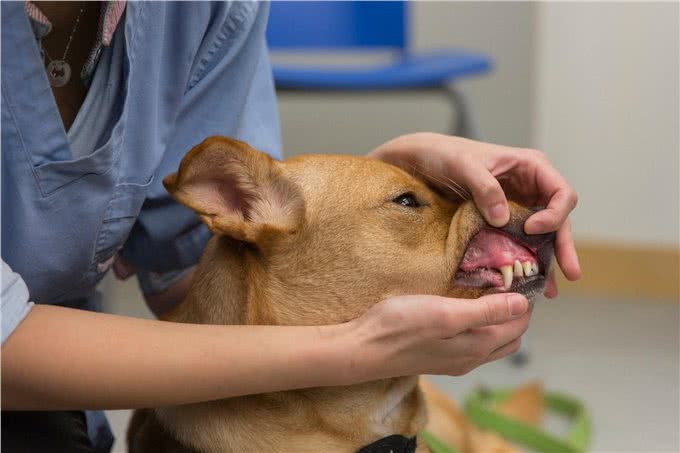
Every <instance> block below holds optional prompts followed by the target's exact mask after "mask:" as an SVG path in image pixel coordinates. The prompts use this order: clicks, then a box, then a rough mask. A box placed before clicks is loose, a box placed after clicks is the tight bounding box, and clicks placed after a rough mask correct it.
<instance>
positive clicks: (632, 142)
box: [534, 3, 680, 246]
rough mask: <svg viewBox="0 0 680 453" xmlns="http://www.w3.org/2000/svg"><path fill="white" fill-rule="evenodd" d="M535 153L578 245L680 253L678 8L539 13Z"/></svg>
mask: <svg viewBox="0 0 680 453" xmlns="http://www.w3.org/2000/svg"><path fill="white" fill-rule="evenodd" d="M537 7H538V11H537V21H536V25H537V29H536V58H535V62H536V85H535V93H534V105H535V108H534V127H535V129H534V131H535V140H534V141H535V144H536V146H537V147H539V148H540V149H542V150H544V151H546V152H547V153H548V154H549V155H550V156H551V159H552V160H553V161H554V162H555V164H556V166H557V167H558V168H559V170H560V171H561V172H562V173H563V174H564V175H565V176H566V177H567V178H568V180H569V181H570V182H572V183H573V184H574V185H575V186H576V188H577V191H578V192H579V195H580V203H579V207H578V208H577V210H576V211H575V213H574V215H573V222H574V230H575V232H576V236H577V237H581V238H587V239H594V240H599V241H610V242H627V243H636V244H660V245H665V246H668V245H670V246H678V244H680V238H679V237H678V216H679V210H680V200H679V195H678V194H679V187H678V181H679V176H678V170H679V162H678V160H679V155H680V150H679V146H680V145H679V143H678V129H679V127H680V119H679V118H678V104H679V97H678V96H679V94H678V52H679V50H678V39H679V36H678V3H663V4H661V3H608V4H602V3H540V4H538V5H537Z"/></svg>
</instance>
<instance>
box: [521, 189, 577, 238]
mask: <svg viewBox="0 0 680 453" xmlns="http://www.w3.org/2000/svg"><path fill="white" fill-rule="evenodd" d="M577 202H578V198H577V196H576V192H574V191H573V190H572V189H571V188H569V187H566V188H562V189H559V190H558V191H557V192H555V193H554V194H553V195H552V197H551V198H550V201H549V202H548V206H546V207H545V209H543V210H541V211H538V212H537V213H536V214H534V215H532V216H531V217H529V219H528V220H527V221H526V223H525V224H524V231H525V232H526V233H527V234H542V233H548V232H551V231H556V230H557V229H558V228H559V227H560V225H562V224H563V223H564V221H565V220H566V219H567V216H568V215H569V213H570V212H571V211H572V210H573V209H574V208H575V207H576V203H577Z"/></svg>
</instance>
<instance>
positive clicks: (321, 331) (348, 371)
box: [315, 320, 368, 386]
mask: <svg viewBox="0 0 680 453" xmlns="http://www.w3.org/2000/svg"><path fill="white" fill-rule="evenodd" d="M357 324H358V323H357V321H356V320H353V321H349V322H345V323H342V324H332V325H326V326H319V327H317V335H318V347H317V348H315V349H316V351H317V352H316V353H317V354H318V356H319V360H318V361H317V363H318V364H319V367H321V369H323V370H325V374H326V375H327V379H326V380H327V382H328V385H342V386H345V385H352V384H357V383H359V382H363V381H366V380H368V379H367V369H366V364H365V363H364V360H363V359H362V356H363V353H364V352H365V351H363V350H362V348H361V334H360V330H359V326H358V325H357Z"/></svg>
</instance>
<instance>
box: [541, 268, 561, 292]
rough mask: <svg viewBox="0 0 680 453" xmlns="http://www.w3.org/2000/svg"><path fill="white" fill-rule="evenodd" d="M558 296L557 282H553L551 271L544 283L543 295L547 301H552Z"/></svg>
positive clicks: (553, 276)
mask: <svg viewBox="0 0 680 453" xmlns="http://www.w3.org/2000/svg"><path fill="white" fill-rule="evenodd" d="M558 294H559V292H558V290H557V282H556V281H555V271H554V270H551V271H550V274H548V278H547V279H546V281H545V291H543V295H544V296H545V297H547V298H548V299H554V298H555V297H557V295H558Z"/></svg>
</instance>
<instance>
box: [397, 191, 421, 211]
mask: <svg viewBox="0 0 680 453" xmlns="http://www.w3.org/2000/svg"><path fill="white" fill-rule="evenodd" d="M392 202H393V203H397V204H400V205H402V206H404V207H407V208H419V207H420V203H418V200H416V197H415V196H413V194H412V193H411V192H407V193H402V194H401V195H399V196H398V197H397V198H395V199H394V200H392Z"/></svg>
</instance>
